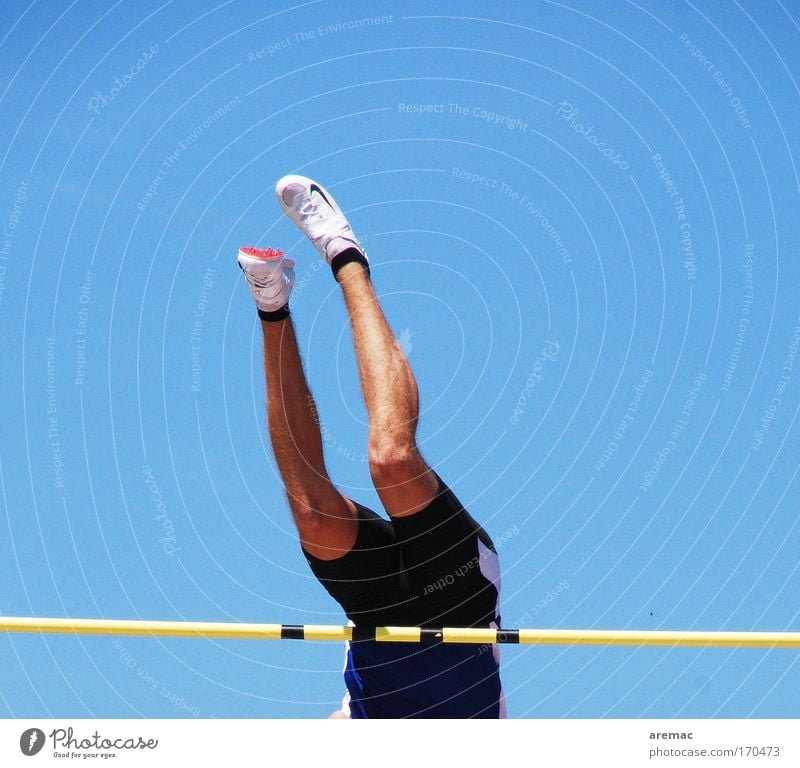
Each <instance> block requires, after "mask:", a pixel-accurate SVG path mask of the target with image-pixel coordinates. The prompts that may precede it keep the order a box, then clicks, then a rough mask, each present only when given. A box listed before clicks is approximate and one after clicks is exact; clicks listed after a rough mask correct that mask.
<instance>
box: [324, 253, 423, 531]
mask: <svg viewBox="0 0 800 768" xmlns="http://www.w3.org/2000/svg"><path fill="white" fill-rule="evenodd" d="M336 277H337V280H338V281H339V284H340V285H341V287H342V292H343V293H344V299H345V304H346V306H347V311H348V314H349V316H350V323H351V325H352V329H353V343H354V345H355V350H356V359H357V361H358V371H359V376H360V379H361V389H362V392H363V394H364V401H365V403H366V407H367V414H368V417H369V446H368V449H369V450H368V457H369V467H370V474H371V475H372V480H373V482H374V483H375V488H376V490H377V491H378V495H379V496H380V498H381V502H382V503H383V505H384V507H385V508H386V511H387V512H388V513H389V514H390V515H391V516H392V517H404V516H406V515H412V514H414V513H415V512H418V511H419V510H421V509H424V508H425V507H427V506H428V505H429V504H430V503H431V501H432V500H433V498H434V497H435V496H436V493H437V490H438V483H437V479H436V476H435V475H434V474H433V472H432V471H431V469H430V467H429V466H428V465H427V464H426V462H425V460H424V459H423V458H422V456H421V455H420V452H419V449H418V448H417V442H416V431H417V421H418V420H419V394H418V390H417V382H416V380H415V379H414V374H413V373H412V371H411V366H410V365H409V364H408V360H406V356H405V354H403V350H402V349H401V348H400V345H399V344H398V342H397V339H396V338H395V336H394V334H393V333H392V330H391V328H390V327H389V324H388V322H387V321H386V317H385V316H384V314H383V310H382V309H381V307H380V304H379V303H378V297H377V296H376V295H375V290H374V288H373V286H372V282H371V280H370V278H369V273H368V271H367V269H365V268H364V266H363V265H362V264H360V263H358V262H351V263H347V264H344V265H343V266H342V267H341V268H340V269H339V270H338V272H337V275H336Z"/></svg>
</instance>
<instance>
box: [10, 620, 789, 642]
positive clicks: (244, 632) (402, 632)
mask: <svg viewBox="0 0 800 768" xmlns="http://www.w3.org/2000/svg"><path fill="white" fill-rule="evenodd" d="M0 632H29V633H30V632H34V633H37V632H38V633H45V634H75V635H141V636H145V637H208V638H217V639H220V640H223V639H225V640H235V639H250V640H333V641H339V642H343V641H345V640H377V641H379V642H388V643H424V642H443V643H487V644H494V643H501V644H523V645H629V646H645V645H650V646H669V647H694V648H800V632H697V631H688V630H687V631H661V630H622V629H488V628H487V629H484V628H471V629H458V628H444V629H429V628H425V629H420V628H419V627H341V626H330V625H325V624H303V625H293V624H236V623H227V622H210V621H134V620H128V619H122V620H120V619H46V618H36V617H27V616H26V617H5V618H3V617H0Z"/></svg>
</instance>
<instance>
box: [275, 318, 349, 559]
mask: <svg viewBox="0 0 800 768" xmlns="http://www.w3.org/2000/svg"><path fill="white" fill-rule="evenodd" d="M261 326H262V330H263V333H264V371H265V373H266V380H267V422H268V425H269V435H270V439H271V441H272V449H273V451H274V452H275V459H276V461H277V462H278V469H279V471H280V473H281V477H282V478H283V483H284V485H285V486H286V493H287V496H288V498H289V506H290V507H291V510H292V515H293V517H294V521H295V523H296V525H297V530H298V532H299V534H300V541H301V543H302V545H303V548H304V549H305V550H306V551H307V552H308V553H309V554H310V555H313V556H314V557H317V558H319V559H320V560H333V559H335V558H337V557H341V556H342V555H344V554H346V553H347V552H349V551H350V549H351V548H352V546H353V544H354V543H355V540H356V533H357V529H358V522H357V520H356V511H355V506H354V505H353V503H352V502H351V501H350V500H349V499H346V498H345V497H344V496H342V495H341V494H340V493H339V491H337V490H336V488H335V487H334V485H333V483H332V482H331V480H330V478H329V477H328V471H327V469H326V468H325V460H324V458H323V454H322V437H321V435H320V429H319V419H318V417H317V409H316V405H315V403H314V399H313V397H312V396H311V392H310V391H309V389H308V384H307V382H306V377H305V373H304V371H303V363H302V360H301V359H300V352H299V350H298V347H297V337H296V336H295V332H294V326H293V325H292V321H291V318H286V319H284V320H280V321H277V322H265V321H262V323H261Z"/></svg>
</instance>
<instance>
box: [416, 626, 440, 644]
mask: <svg viewBox="0 0 800 768" xmlns="http://www.w3.org/2000/svg"><path fill="white" fill-rule="evenodd" d="M419 641H420V642H421V643H442V642H444V630H441V629H429V628H427V627H423V628H422V629H420V631H419Z"/></svg>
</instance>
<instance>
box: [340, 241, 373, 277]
mask: <svg viewBox="0 0 800 768" xmlns="http://www.w3.org/2000/svg"><path fill="white" fill-rule="evenodd" d="M331 270H332V271H333V276H334V277H335V278H336V280H337V281H339V282H341V281H342V278H343V277H348V276H350V275H356V274H365V275H366V276H367V277H369V276H370V273H369V264H368V262H367V259H366V257H365V256H364V254H363V253H362V252H361V251H360V250H359V249H358V248H348V249H346V250H344V251H342V252H341V253H339V254H337V255H336V256H334V257H333V259H331Z"/></svg>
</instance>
